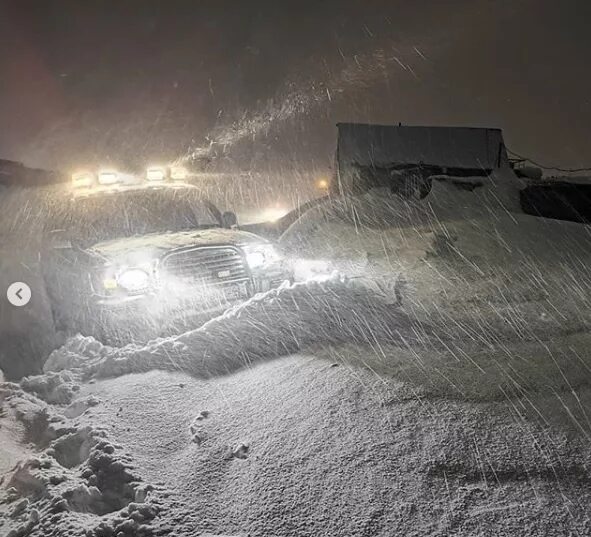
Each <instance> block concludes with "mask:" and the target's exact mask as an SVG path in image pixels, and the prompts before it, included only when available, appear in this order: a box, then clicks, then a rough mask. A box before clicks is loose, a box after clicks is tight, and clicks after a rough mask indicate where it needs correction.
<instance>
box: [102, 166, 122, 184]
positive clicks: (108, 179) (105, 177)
mask: <svg viewBox="0 0 591 537" xmlns="http://www.w3.org/2000/svg"><path fill="white" fill-rule="evenodd" d="M98 182H99V183H100V184H101V185H114V184H115V183H118V182H119V174H118V173H117V172H116V171H114V170H101V171H100V172H99V173H98Z"/></svg>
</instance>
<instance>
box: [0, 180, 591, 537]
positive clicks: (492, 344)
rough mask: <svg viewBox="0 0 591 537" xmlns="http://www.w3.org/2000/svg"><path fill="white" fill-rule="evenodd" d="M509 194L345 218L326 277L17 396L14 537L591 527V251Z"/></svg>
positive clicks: (310, 235) (308, 225) (69, 357)
mask: <svg viewBox="0 0 591 537" xmlns="http://www.w3.org/2000/svg"><path fill="white" fill-rule="evenodd" d="M497 179H498V182H497V184H495V185H494V186H493V187H480V186H479V187H477V188H474V189H473V190H472V191H470V190H466V189H465V188H464V187H463V186H457V185H455V186H454V185H453V184H450V183H449V181H447V180H446V179H444V178H442V179H441V181H436V182H435V183H434V188H433V190H432V192H431V194H430V195H429V196H428V197H427V198H426V200H423V202H420V203H413V204H410V203H407V204H404V203H402V204H401V202H400V200H395V199H392V197H389V196H387V195H385V194H384V193H375V192H374V193H370V194H368V195H367V196H365V197H363V198H360V199H358V200H356V201H354V202H351V201H348V202H344V201H342V200H333V201H331V202H327V203H326V204H324V205H321V206H318V207H316V208H315V209H312V210H311V211H310V212H309V213H307V214H305V215H304V216H303V217H302V218H301V219H300V220H298V221H297V222H295V223H294V224H293V225H292V226H291V227H290V229H288V230H287V232H286V233H285V234H284V236H283V237H282V241H281V242H282V246H283V247H284V248H286V249H287V250H288V251H291V252H292V255H294V257H296V256H297V258H298V259H299V261H300V262H302V269H301V272H302V274H303V273H304V272H305V269H310V267H313V268H314V267H315V270H316V269H318V267H320V269H318V270H316V271H315V279H311V280H306V281H302V282H298V283H296V284H294V285H284V286H283V287H281V288H280V289H277V290H274V291H270V292H268V293H265V294H263V295H259V296H257V297H255V298H253V299H252V300H250V301H248V302H247V303H245V304H242V305H240V306H237V307H235V308H233V309H232V310H229V311H228V312H226V313H225V314H224V315H222V316H221V317H218V318H216V319H213V320H211V321H210V322H208V323H207V324H205V325H204V326H202V327H196V328H195V329H194V330H191V331H189V332H187V333H185V334H182V335H180V336H175V337H171V338H165V339H160V340H155V341H152V342H150V343H149V344H147V345H145V346H133V345H129V346H126V347H122V348H110V347H105V346H103V345H101V344H100V343H98V342H97V341H95V340H93V339H92V338H84V337H81V336H79V337H76V338H73V339H71V340H70V341H68V342H67V343H66V345H65V346H63V347H62V348H60V349H58V350H56V351H54V353H53V354H52V355H51V356H50V358H49V360H48V361H47V363H46V364H45V371H44V373H43V374H42V375H40V376H37V377H29V378H27V379H24V380H23V381H22V382H21V383H20V384H18V385H17V384H11V383H4V384H2V385H1V386H2V388H1V391H0V401H1V402H2V409H3V412H2V417H1V418H0V437H1V438H3V440H2V443H0V449H1V450H2V451H1V452H0V453H4V452H6V453H11V454H12V455H10V456H11V457H12V460H14V466H13V467H12V468H11V469H9V470H8V471H6V472H4V478H3V483H2V489H1V490H2V497H1V501H2V503H1V504H0V513H1V514H2V515H1V516H2V517H3V518H0V532H5V533H6V534H8V535H11V536H16V535H38V536H40V535H50V534H51V532H52V531H53V532H54V534H55V535H93V536H95V535H96V536H102V535H105V536H110V535H116V536H118V537H121V536H125V535H179V536H180V535H182V536H185V535H186V536H193V535H196V536H197V535H202V536H206V535H208V536H210V537H211V536H218V537H221V536H247V535H248V536H256V537H263V536H264V537H267V536H270V535H272V536H277V537H287V536H294V535H297V536H317V535H338V536H347V537H362V536H363V537H365V536H374V535H375V536H383V537H386V536H390V535H409V536H450V535H458V536H459V535H478V536H489V535H495V536H521V535H531V536H556V537H558V536H565V535H573V536H574V535H576V536H584V535H589V534H591V508H590V506H591V497H590V496H591V492H590V491H591V487H590V484H591V474H590V473H589V472H590V470H589V469H590V464H591V447H590V446H591V443H590V442H589V440H590V439H591V437H590V433H591V420H590V414H589V413H590V409H591V389H590V387H591V383H590V380H591V334H590V332H589V311H590V310H591V308H589V289H590V283H591V282H590V274H589V269H588V267H589V265H590V263H589V259H588V257H589V255H590V254H591V248H590V247H589V246H590V244H589V242H590V240H591V238H590V235H589V232H588V229H587V228H586V227H584V226H579V225H574V224H564V223H558V222H550V221H544V220H541V219H534V218H532V217H528V216H525V215H522V214H519V211H518V208H517V207H516V206H515V205H513V201H514V197H513V196H512V195H511V188H512V187H511V185H510V184H509V183H505V184H503V181H504V179H503V177H500V178H497ZM468 182H469V181H468ZM499 185H500V186H499ZM505 187H506V188H505ZM4 431H11V432H12V433H13V434H14V436H15V437H17V440H16V441H12V444H11V442H10V441H8V439H7V438H8V437H6V435H5V434H4ZM18 445H20V446H23V447H22V450H21V453H22V457H21V460H18V458H15V455H14V453H15V449H16V448H15V446H18ZM25 446H26V447H25ZM16 451H18V449H16ZM11 532H12V533H11Z"/></svg>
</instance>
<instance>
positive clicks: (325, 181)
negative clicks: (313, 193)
mask: <svg viewBox="0 0 591 537" xmlns="http://www.w3.org/2000/svg"><path fill="white" fill-rule="evenodd" d="M316 186H317V187H318V188H319V189H320V190H326V189H327V188H328V179H324V178H320V179H318V181H316Z"/></svg>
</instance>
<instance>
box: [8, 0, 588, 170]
mask: <svg viewBox="0 0 591 537" xmlns="http://www.w3.org/2000/svg"><path fill="white" fill-rule="evenodd" d="M589 21H591V2H588V1H584V0H583V1H575V0H570V1H568V0H567V1H561V2H557V1H555V0H523V1H519V0H514V1H507V2H504V1H485V0H449V1H447V0H432V1H417V2H408V1H396V0H390V1H388V2H386V1H359V2H353V1H321V0H317V1H314V2H311V1H303V0H301V1H298V2H292V1H288V2H282V1H278V0H275V1H271V0H268V1H263V0H257V1H247V0H244V1H235V2H230V1H223V0H222V1H220V0H217V1H203V0H193V1H180V0H167V1H164V0H162V1H151V0H144V1H125V0H112V1H101V2H98V1H89V0H82V1H80V0H77V1H51V0H47V1H41V0H40V1H36V2H27V1H6V0H0V126H1V129H0V158H2V157H4V158H12V159H17V160H22V161H24V162H26V163H27V164H29V165H34V166H42V167H48V168H55V169H63V170H66V169H72V168H74V167H76V166H79V165H82V164H86V163H90V162H92V163H99V162H100V163H103V162H112V163H115V164H117V165H121V166H129V167H131V166H139V165H140V164H141V163H145V162H148V161H151V162H155V161H165V160H172V159H176V158H179V157H183V156H186V155H190V154H195V150H196V149H197V153H199V152H200V150H201V152H203V148H205V147H208V146H209V144H210V143H211V142H214V143H215V144H214V146H215V147H216V148H223V149H222V150H221V152H219V154H221V155H223V156H224V158H223V161H224V165H225V166H227V167H229V168H231V167H235V168H236V169H240V170H257V169H274V168H277V169H288V168H294V169H295V168H297V169H301V170H307V169H322V168H328V167H329V166H330V163H331V158H332V151H333V148H334V143H335V136H336V133H335V129H334V124H335V123H336V122H337V121H369V122H379V123H398V122H399V121H400V122H402V123H404V124H426V125H429V124H432V125H444V124H449V125H474V126H493V127H500V128H502V129H503V130H504V131H505V136H506V141H507V145H508V146H509V147H510V148H512V149H513V150H515V151H517V152H521V153H525V154H527V155H529V156H531V157H533V158H535V159H538V160H540V161H542V162H545V163H549V164H553V165H563V166H582V165H590V164H591V103H590V99H591V32H590V31H589Z"/></svg>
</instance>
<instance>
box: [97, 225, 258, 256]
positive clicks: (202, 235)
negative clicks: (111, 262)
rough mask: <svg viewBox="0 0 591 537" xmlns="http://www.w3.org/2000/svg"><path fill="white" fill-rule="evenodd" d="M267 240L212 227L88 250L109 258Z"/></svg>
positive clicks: (109, 243)
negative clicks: (131, 253)
mask: <svg viewBox="0 0 591 537" xmlns="http://www.w3.org/2000/svg"><path fill="white" fill-rule="evenodd" d="M266 242H268V241H267V240H266V239H263V238H262V237H259V236H257V235H254V234H253V233H249V232H247V231H240V230H235V229H224V228H213V229H198V230H189V231H176V232H167V233H151V234H147V235H137V236H134V237H123V238H119V239H112V240H108V241H102V242H98V243H96V244H94V245H93V246H91V247H90V248H89V250H90V251H91V252H95V253H97V254H99V255H101V256H103V257H106V258H114V257H119V256H122V255H125V254H128V253H130V252H140V251H141V252H150V253H152V254H154V253H160V252H162V253H163V252H167V251H169V250H173V249H175V248H182V247H184V246H214V245H224V244H231V245H233V246H242V245H245V244H255V243H266Z"/></svg>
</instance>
